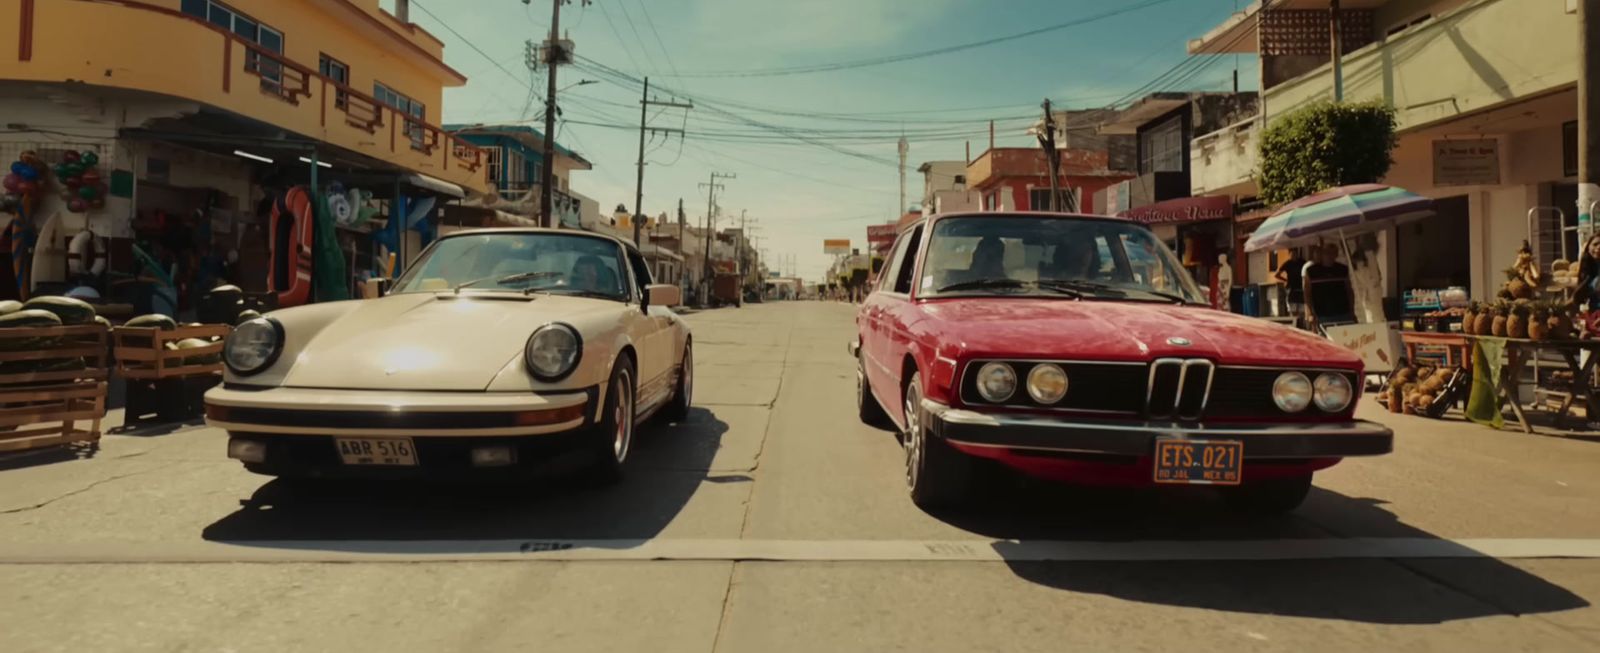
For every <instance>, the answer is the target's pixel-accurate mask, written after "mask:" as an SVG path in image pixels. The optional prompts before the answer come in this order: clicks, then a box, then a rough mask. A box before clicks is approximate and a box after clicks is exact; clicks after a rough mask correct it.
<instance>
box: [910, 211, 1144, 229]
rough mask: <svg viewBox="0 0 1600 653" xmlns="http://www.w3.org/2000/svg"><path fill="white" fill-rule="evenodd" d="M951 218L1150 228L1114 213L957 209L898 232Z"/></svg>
mask: <svg viewBox="0 0 1600 653" xmlns="http://www.w3.org/2000/svg"><path fill="white" fill-rule="evenodd" d="M951 218H1039V219H1061V218H1072V219H1075V220H1091V221H1095V222H1116V223H1119V224H1132V225H1137V226H1140V227H1146V228H1148V226H1147V225H1145V224H1143V223H1140V222H1135V221H1133V220H1129V219H1127V218H1123V217H1118V216H1114V215H1094V214H1092V213H1064V212H1056V211H957V212H953V213H935V214H933V215H929V216H924V217H921V218H918V219H916V220H913V221H911V222H909V223H907V224H906V225H905V226H904V227H901V228H900V229H899V231H898V232H897V233H904V232H905V231H907V230H909V229H913V228H915V227H917V226H918V225H923V224H930V223H933V222H938V221H940V220H948V219H951Z"/></svg>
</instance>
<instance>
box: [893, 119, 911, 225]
mask: <svg viewBox="0 0 1600 653" xmlns="http://www.w3.org/2000/svg"><path fill="white" fill-rule="evenodd" d="M910 151H911V144H910V143H907V142H906V137H905V136H901V137H900V206H897V207H895V213H894V214H895V216H896V217H899V216H902V215H905V213H906V153H907V152H910Z"/></svg>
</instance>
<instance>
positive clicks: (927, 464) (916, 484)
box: [902, 373, 973, 509]
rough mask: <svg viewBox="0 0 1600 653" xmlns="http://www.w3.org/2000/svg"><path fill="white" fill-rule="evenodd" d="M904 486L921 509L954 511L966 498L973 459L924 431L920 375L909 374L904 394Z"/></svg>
mask: <svg viewBox="0 0 1600 653" xmlns="http://www.w3.org/2000/svg"><path fill="white" fill-rule="evenodd" d="M905 411H906V428H905V435H904V436H903V438H902V442H903V443H904V446H905V453H906V487H907V488H908V489H909V490H910V491H911V501H912V503H915V504H917V506H918V507H921V508H924V509H937V508H957V507H961V506H962V505H964V504H965V503H966V502H967V501H968V500H969V499H970V495H969V494H968V492H969V489H970V487H971V485H972V477H973V460H972V458H971V457H969V456H967V455H966V454H964V453H961V452H960V451H957V450H956V449H955V448H954V447H951V446H950V445H949V443H946V442H945V441H944V440H943V439H940V438H937V437H934V436H933V435H932V434H930V433H929V432H928V425H927V424H926V423H925V420H924V414H923V411H922V375H921V374H919V373H912V375H911V380H910V381H909V382H907V383H906V391H905Z"/></svg>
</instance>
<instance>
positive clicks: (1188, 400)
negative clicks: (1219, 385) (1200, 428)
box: [1145, 358, 1216, 419]
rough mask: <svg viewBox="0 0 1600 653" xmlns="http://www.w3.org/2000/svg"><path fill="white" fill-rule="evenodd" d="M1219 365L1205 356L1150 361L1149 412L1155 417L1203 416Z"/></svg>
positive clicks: (1146, 395)
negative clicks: (1213, 377)
mask: <svg viewBox="0 0 1600 653" xmlns="http://www.w3.org/2000/svg"><path fill="white" fill-rule="evenodd" d="M1215 373H1216V366H1215V365H1213V364H1212V363H1211V361H1208V360H1205V359H1203V358H1160V359H1156V361H1155V362H1153V363H1151V364H1150V381H1149V384H1148V386H1147V389H1146V391H1145V412H1146V414H1148V415H1149V416H1150V417H1152V418H1177V419H1200V415H1201V414H1202V413H1204V412H1205V409H1206V400H1207V399H1208V398H1209V397H1210V395H1211V380H1212V376H1214V375H1215Z"/></svg>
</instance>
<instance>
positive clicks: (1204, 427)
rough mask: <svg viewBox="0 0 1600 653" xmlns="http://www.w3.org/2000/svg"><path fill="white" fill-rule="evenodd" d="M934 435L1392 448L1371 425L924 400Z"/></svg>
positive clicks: (1066, 443)
mask: <svg viewBox="0 0 1600 653" xmlns="http://www.w3.org/2000/svg"><path fill="white" fill-rule="evenodd" d="M922 408H923V410H924V411H926V414H927V416H928V423H929V424H930V426H931V428H932V430H933V432H934V434H935V435H937V436H939V437H942V438H944V439H945V440H946V441H949V442H951V443H954V444H958V445H964V446H971V447H991V448H1001V449H1024V450H1033V451H1054V452H1062V453H1085V454H1103V455H1117V456H1148V455H1150V454H1151V453H1152V452H1153V451H1155V440H1156V439H1157V438H1184V439H1194V440H1203V439H1222V440H1238V441H1241V442H1243V443H1244V452H1245V454H1244V457H1245V460H1269V459H1303V458H1344V457H1349V456H1379V455H1383V454H1386V453H1389V452H1391V451H1393V450H1394V432H1393V431H1391V430H1390V429H1389V428H1388V427H1385V426H1383V425H1382V424H1377V423H1375V422H1367V421H1361V420H1354V421H1350V422H1340V423H1336V424H1180V423H1177V422H1119V421H1111V420H1091V419H1077V418H1060V417H1050V416H1039V415H1018V414H994V413H979V412H976V411H971V410H963V409H958V408H951V407H950V406H946V405H944V404H941V403H938V402H935V401H932V400H928V399H924V400H923V402H922Z"/></svg>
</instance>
